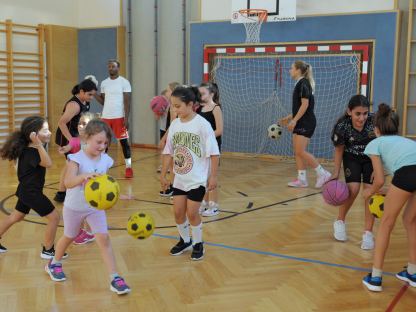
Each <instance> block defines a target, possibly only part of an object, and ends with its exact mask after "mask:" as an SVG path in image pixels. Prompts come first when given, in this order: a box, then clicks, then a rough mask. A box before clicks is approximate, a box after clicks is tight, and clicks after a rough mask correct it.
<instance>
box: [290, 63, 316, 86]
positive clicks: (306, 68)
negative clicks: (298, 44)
mask: <svg viewBox="0 0 416 312" xmlns="http://www.w3.org/2000/svg"><path fill="white" fill-rule="evenodd" d="M293 64H294V65H295V68H296V69H299V70H300V72H301V74H302V76H303V77H305V78H306V79H307V80H308V81H309V83H310V85H311V87H312V92H314V91H315V79H313V71H312V65H311V64H309V63H306V62H304V61H301V60H299V61H295V62H294V63H293Z"/></svg>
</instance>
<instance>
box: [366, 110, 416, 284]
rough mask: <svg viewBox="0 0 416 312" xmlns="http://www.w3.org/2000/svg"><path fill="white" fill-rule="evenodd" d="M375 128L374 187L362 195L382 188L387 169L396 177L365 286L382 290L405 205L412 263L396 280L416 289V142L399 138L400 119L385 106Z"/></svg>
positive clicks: (369, 148)
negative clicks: (392, 240) (393, 236)
mask: <svg viewBox="0 0 416 312" xmlns="http://www.w3.org/2000/svg"><path fill="white" fill-rule="evenodd" d="M374 125H375V133H376V135H377V138H376V139H375V140H373V141H371V142H370V143H369V144H368V145H367V147H366V148H365V151H364V153H365V154H366V155H368V156H369V157H370V158H371V162H372V164H373V167H374V182H373V185H372V186H371V187H370V188H367V189H366V190H364V192H363V196H364V198H365V200H368V199H369V198H370V197H371V196H372V195H373V194H375V193H377V192H378V191H379V190H380V188H382V187H383V185H384V169H386V170H387V171H388V172H389V173H390V174H392V175H393V179H392V181H391V185H390V187H389V188H388V191H387V194H386V197H385V200H384V213H383V217H382V218H381V222H380V227H379V228H378V232H377V239H376V247H375V251H374V261H373V269H372V271H371V273H370V274H368V275H367V276H366V277H364V279H363V284H364V285H365V286H366V287H367V288H368V289H369V290H371V291H381V290H382V286H381V283H382V277H381V276H382V270H383V264H384V257H385V255H386V251H387V248H388V246H389V241H390V234H391V232H392V230H393V228H394V224H395V223H396V219H397V217H398V216H399V214H400V212H401V210H402V209H403V207H404V206H405V205H406V207H405V209H404V212H403V217H402V219H403V224H404V227H405V228H406V232H407V240H408V246H409V247H408V248H409V262H408V264H407V268H405V269H404V270H402V271H401V272H399V273H397V274H396V277H397V278H398V279H400V280H402V281H405V282H408V283H409V284H410V286H412V287H416V179H415V176H416V142H414V141H412V140H410V139H407V138H404V137H401V136H399V135H398V132H399V117H398V115H397V114H396V113H395V112H394V111H393V110H392V109H391V108H390V107H389V106H388V105H386V104H380V105H379V107H378V111H377V113H376V116H375V121H374Z"/></svg>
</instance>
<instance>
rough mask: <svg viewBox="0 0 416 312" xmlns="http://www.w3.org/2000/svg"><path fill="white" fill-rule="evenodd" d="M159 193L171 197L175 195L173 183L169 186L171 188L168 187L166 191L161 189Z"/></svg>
mask: <svg viewBox="0 0 416 312" xmlns="http://www.w3.org/2000/svg"><path fill="white" fill-rule="evenodd" d="M159 195H160V196H162V197H170V196H172V195H173V189H172V185H171V186H169V188H167V189H166V191H160V192H159Z"/></svg>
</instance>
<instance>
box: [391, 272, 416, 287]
mask: <svg viewBox="0 0 416 312" xmlns="http://www.w3.org/2000/svg"><path fill="white" fill-rule="evenodd" d="M396 277H397V278H398V279H399V280H402V281H405V282H408V283H409V285H410V286H412V287H416V274H413V275H410V274H409V272H407V269H404V270H403V271H401V272H399V273H397V274H396Z"/></svg>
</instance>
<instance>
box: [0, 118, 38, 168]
mask: <svg viewBox="0 0 416 312" xmlns="http://www.w3.org/2000/svg"><path fill="white" fill-rule="evenodd" d="M44 123H45V119H44V118H43V117H40V116H31V117H27V118H25V119H24V120H23V121H22V125H21V126H20V130H19V131H15V132H13V133H12V134H11V135H10V136H9V137H8V138H7V140H6V142H5V143H4V145H3V146H2V147H1V149H0V157H1V158H2V159H8V160H16V159H17V158H19V157H20V155H21V154H22V152H23V150H24V148H25V147H27V146H28V145H29V143H30V142H31V140H30V134H31V133H32V132H36V133H38V132H39V131H40V130H41V129H42V127H43V124H44Z"/></svg>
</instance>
